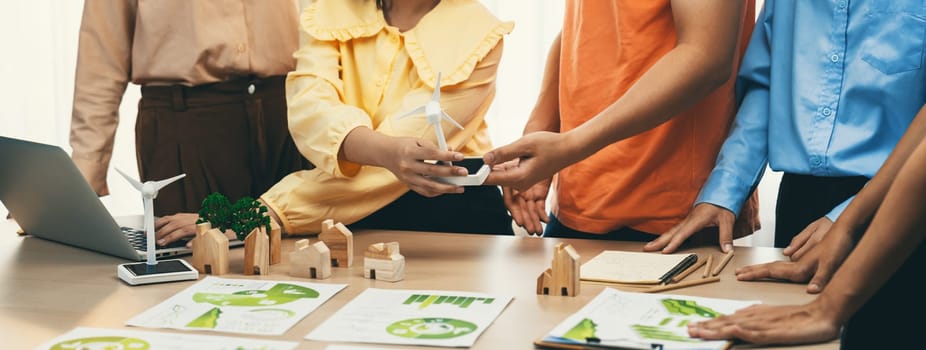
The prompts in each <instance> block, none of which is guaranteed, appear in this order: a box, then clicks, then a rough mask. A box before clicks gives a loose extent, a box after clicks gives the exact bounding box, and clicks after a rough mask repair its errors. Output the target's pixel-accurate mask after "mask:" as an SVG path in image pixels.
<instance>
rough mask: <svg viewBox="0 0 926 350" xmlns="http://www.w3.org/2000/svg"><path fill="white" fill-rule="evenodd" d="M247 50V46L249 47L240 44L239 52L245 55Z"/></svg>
mask: <svg viewBox="0 0 926 350" xmlns="http://www.w3.org/2000/svg"><path fill="white" fill-rule="evenodd" d="M247 50H248V46H247V45H245V44H238V52H240V53H244V52H245V51H247Z"/></svg>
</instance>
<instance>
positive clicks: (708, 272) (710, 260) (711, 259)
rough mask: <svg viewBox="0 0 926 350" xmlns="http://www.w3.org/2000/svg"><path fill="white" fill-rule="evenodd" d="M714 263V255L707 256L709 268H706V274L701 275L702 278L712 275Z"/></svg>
mask: <svg viewBox="0 0 926 350" xmlns="http://www.w3.org/2000/svg"><path fill="white" fill-rule="evenodd" d="M713 262H714V254H709V255H708V256H707V266H705V267H704V273H703V274H702V275H701V278H708V277H709V276H710V275H711V263H713Z"/></svg>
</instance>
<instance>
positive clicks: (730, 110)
mask: <svg viewBox="0 0 926 350" xmlns="http://www.w3.org/2000/svg"><path fill="white" fill-rule="evenodd" d="M743 7H744V9H743V13H741V20H742V30H741V32H740V36H739V45H738V47H737V51H736V52H737V57H736V59H735V63H734V64H735V66H734V69H733V72H734V73H733V74H735V73H736V71H737V70H738V69H739V63H740V59H741V58H742V56H743V53H744V52H745V48H746V44H747V43H748V41H749V37H750V35H751V34H752V28H753V26H754V24H755V4H754V1H752V0H750V1H747V4H745V5H744V6H743ZM675 44H676V31H675V23H674V20H673V16H672V8H671V6H670V3H669V0H647V1H636V0H627V1H622V0H615V1H580V0H568V1H566V17H565V21H564V23H563V33H562V47H561V50H562V51H561V56H560V80H559V83H560V85H559V101H560V131H561V132H566V131H569V130H571V129H574V128H576V127H578V126H579V125H581V124H582V123H584V122H586V121H588V120H590V119H591V118H593V117H594V116H595V115H597V114H598V113H599V112H601V111H602V110H604V109H605V108H606V107H607V106H609V105H611V104H612V103H614V102H615V101H617V100H618V99H619V98H621V96H622V95H623V94H624V93H625V92H626V91H627V90H628V89H630V87H631V86H632V85H633V84H634V83H635V82H636V81H637V79H639V78H640V77H641V76H642V75H643V74H644V73H646V71H647V70H649V68H650V67H651V66H652V65H653V64H655V63H656V61H658V60H659V59H660V58H661V57H662V56H663V55H665V54H666V53H668V52H669V51H670V50H672V48H674V47H675ZM734 80H735V79H732V75H731V79H730V80H729V81H728V82H727V83H726V84H724V85H723V86H722V87H720V88H719V89H717V90H716V91H714V92H713V93H712V94H711V95H709V96H707V97H706V98H704V99H703V100H701V101H700V102H699V103H698V104H696V105H694V106H692V107H691V108H689V109H688V110H686V111H685V112H683V113H681V114H679V115H677V116H675V117H674V118H672V119H671V120H669V121H668V122H666V123H664V124H662V125H660V126H658V127H656V128H654V129H652V130H649V131H646V132H644V133H641V134H638V135H636V136H633V137H630V138H627V139H624V140H621V141H619V142H616V143H613V144H611V145H609V146H607V147H605V148H603V149H601V150H600V151H599V152H597V153H595V154H594V155H592V156H590V157H588V158H586V159H584V160H582V161H580V162H578V163H576V164H574V165H572V166H570V167H568V168H566V169H563V170H562V171H560V172H559V175H558V176H557V180H556V183H555V191H556V196H555V198H554V202H553V203H554V205H553V212H554V214H555V215H556V217H557V219H558V220H559V221H560V222H562V223H563V224H564V225H566V226H568V227H570V228H572V229H576V230H579V231H586V232H593V233H605V232H609V231H613V230H616V229H620V228H624V227H629V228H632V229H635V230H639V231H643V232H649V233H655V234H661V233H663V232H665V231H667V230H669V229H670V228H671V227H672V226H674V225H675V224H677V223H678V222H680V221H681V220H682V219H684V218H685V216H686V215H687V214H688V212H689V211H690V209H691V205H692V203H693V202H694V200H695V197H697V195H698V191H699V190H700V189H701V186H702V185H703V184H704V181H706V180H707V177H708V175H709V174H710V172H711V169H713V167H714V162H715V160H716V157H717V153H718V152H719V151H720V146H721V144H722V143H723V141H724V139H725V138H726V136H727V133H728V132H729V130H730V126H731V124H732V121H733V117H734V115H735V109H736V106H735V96H734V91H733V84H734ZM747 203H753V204H754V202H747ZM743 216H744V217H747V215H743ZM750 232H751V231H750Z"/></svg>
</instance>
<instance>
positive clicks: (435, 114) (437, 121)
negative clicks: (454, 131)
mask: <svg viewBox="0 0 926 350" xmlns="http://www.w3.org/2000/svg"><path fill="white" fill-rule="evenodd" d="M421 113H424V115H425V117H427V118H428V124H431V126H432V127H434V133H435V134H437V147H439V148H440V150H441V151H446V150H447V139H445V138H444V128H443V127H441V119H446V120H447V121H448V122H450V124H453V126H455V127H457V128H458V129H463V126H462V125H460V123H457V121H456V120H453V118H451V117H450V115H448V114H447V112H444V110H443V109H442V108H441V107H440V73H437V82H436V83H434V94H432V95H431V100H430V101H428V103H427V104H425V105H424V106H420V107H418V108H415V109H413V110H411V111H409V112H408V113H405V114H403V115H400V116H399V117H398V118H396V119H404V118H407V117H410V116H413V115H418V114H421ZM448 163H449V162H448Z"/></svg>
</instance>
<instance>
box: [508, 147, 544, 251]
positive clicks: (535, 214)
mask: <svg viewBox="0 0 926 350" xmlns="http://www.w3.org/2000/svg"><path fill="white" fill-rule="evenodd" d="M517 162H518V161H517V160H513V161H511V162H508V163H505V164H502V166H505V165H513V166H516V165H517ZM496 167H498V166H496ZM550 182H551V180H550V179H546V180H541V181H540V182H538V183H536V184H535V185H533V186H531V187H530V188H528V189H527V190H526V191H518V190H516V189H513V188H511V187H502V194H503V196H504V199H505V207H507V208H508V211H509V212H511V218H512V219H514V222H515V223H517V224H518V225H519V226H521V227H523V228H524V229H525V230H527V233H529V234H532V235H541V234H543V225H542V224H541V223H549V222H550V216H549V215H548V214H547V209H546V203H547V195H548V194H549V193H550Z"/></svg>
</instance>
